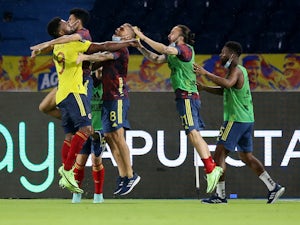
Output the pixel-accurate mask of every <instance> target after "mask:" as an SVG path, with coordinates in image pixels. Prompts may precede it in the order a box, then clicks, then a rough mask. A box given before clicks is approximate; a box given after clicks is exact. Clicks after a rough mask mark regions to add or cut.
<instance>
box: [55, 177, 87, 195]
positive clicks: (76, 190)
mask: <svg viewBox="0 0 300 225" xmlns="http://www.w3.org/2000/svg"><path fill="white" fill-rule="evenodd" d="M59 186H60V187H61V188H63V189H65V188H67V189H68V190H69V191H70V192H72V193H80V194H82V193H83V190H82V189H80V188H79V187H74V186H72V185H71V184H70V183H69V182H68V181H67V180H66V179H64V178H63V177H62V178H61V179H60V180H59Z"/></svg>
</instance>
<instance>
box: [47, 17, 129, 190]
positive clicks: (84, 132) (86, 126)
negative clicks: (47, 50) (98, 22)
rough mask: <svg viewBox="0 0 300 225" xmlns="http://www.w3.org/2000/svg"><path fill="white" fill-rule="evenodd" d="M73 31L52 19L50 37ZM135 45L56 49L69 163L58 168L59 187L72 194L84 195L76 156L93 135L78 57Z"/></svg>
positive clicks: (86, 44) (87, 43) (59, 99)
mask: <svg viewBox="0 0 300 225" xmlns="http://www.w3.org/2000/svg"><path fill="white" fill-rule="evenodd" d="M70 30H71V29H70V26H69V24H68V23H67V22H66V21H64V20H62V19H60V18H58V17H56V18H54V19H52V20H51V21H50V23H49V24H48V33H49V34H50V35H51V36H52V37H54V38H57V37H59V36H61V35H64V34H68V33H69V32H70ZM132 42H133V41H127V42H121V43H113V42H105V43H97V44H96V43H91V42H90V41H84V42H80V41H76V42H69V43H65V44H57V45H55V46H54V50H53V55H54V62H55V66H56V70H57V73H58V78H59V82H58V91H57V93H56V104H57V106H58V107H59V109H60V110H61V113H62V125H63V128H64V131H65V142H64V145H63V149H64V148H66V150H65V149H64V150H63V152H67V153H68V154H67V157H66V159H63V163H64V165H63V166H62V167H60V168H59V173H60V175H61V176H62V179H61V180H60V185H61V186H65V187H66V188H67V189H69V190H70V191H71V192H75V193H82V192H83V191H82V190H81V189H80V188H79V187H78V184H77V182H76V181H75V178H74V173H73V169H72V167H73V164H74V161H75V157H76V154H78V153H79V152H80V150H81V149H82V147H83V144H84V143H85V142H86V140H87V139H88V137H89V136H90V135H91V134H92V127H91V109H90V103H89V101H88V98H87V95H86V92H87V90H86V88H85V87H84V85H83V77H82V73H83V70H82V67H81V66H82V63H80V64H76V57H77V55H78V53H83V52H88V53H94V52H98V51H105V50H110V51H115V50H118V49H120V48H122V47H127V46H129V45H130V44H132ZM74 133H75V134H74ZM73 134H74V136H73ZM66 143H69V144H66ZM63 157H64V155H63Z"/></svg>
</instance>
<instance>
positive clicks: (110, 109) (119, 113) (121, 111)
mask: <svg viewBox="0 0 300 225" xmlns="http://www.w3.org/2000/svg"><path fill="white" fill-rule="evenodd" d="M128 109H129V99H128V98H124V99H117V100H111V101H108V100H104V101H103V107H102V126H103V132H104V133H110V132H114V131H116V130H118V129H119V128H121V127H123V128H124V129H130V125H129V121H128V119H127V112H128Z"/></svg>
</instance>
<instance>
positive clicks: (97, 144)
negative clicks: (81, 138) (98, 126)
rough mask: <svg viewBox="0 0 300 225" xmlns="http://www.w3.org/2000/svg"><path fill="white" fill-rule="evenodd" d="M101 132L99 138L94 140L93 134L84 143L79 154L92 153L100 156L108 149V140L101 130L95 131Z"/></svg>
mask: <svg viewBox="0 0 300 225" xmlns="http://www.w3.org/2000/svg"><path fill="white" fill-rule="evenodd" d="M95 132H97V133H98V134H99V139H97V140H94V139H93V138H92V137H91V136H90V137H89V138H88V139H87V140H86V142H85V143H84V145H83V147H82V149H81V151H80V153H79V154H83V155H89V154H91V153H93V154H95V156H96V157H99V156H100V155H101V154H102V153H103V152H104V151H105V150H106V141H105V138H104V135H103V134H102V133H101V132H100V131H95Z"/></svg>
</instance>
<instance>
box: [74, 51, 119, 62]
mask: <svg viewBox="0 0 300 225" xmlns="http://www.w3.org/2000/svg"><path fill="white" fill-rule="evenodd" d="M112 59H114V55H113V54H112V53H111V52H100V53H94V54H92V55H86V54H82V53H79V55H78V57H77V60H76V63H77V64H79V63H81V62H82V61H90V62H103V61H107V60H112Z"/></svg>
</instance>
